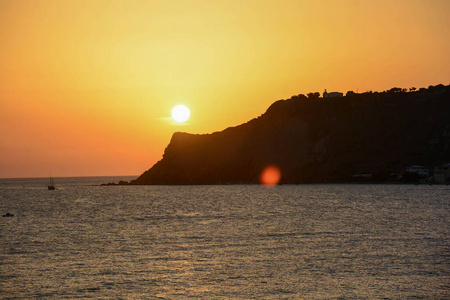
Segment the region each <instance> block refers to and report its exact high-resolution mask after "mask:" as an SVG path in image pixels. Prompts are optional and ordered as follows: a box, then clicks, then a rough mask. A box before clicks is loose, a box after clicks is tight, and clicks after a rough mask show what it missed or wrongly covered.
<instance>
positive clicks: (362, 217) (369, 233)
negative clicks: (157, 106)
mask: <svg viewBox="0 0 450 300" xmlns="http://www.w3.org/2000/svg"><path fill="white" fill-rule="evenodd" d="M120 179H124V180H129V179H130V178H104V177H103V178H94V177H91V178H56V179H55V185H56V188H57V189H56V190H55V191H49V190H47V187H46V185H47V183H48V179H15V180H7V179H2V180H0V212H1V213H2V214H5V213H6V212H10V213H12V214H14V215H15V216H14V217H10V218H6V217H3V218H1V219H0V222H1V225H0V226H1V229H0V239H1V243H0V298H2V299H17V298H18V299H20V298H22V299H29V298H42V299H49V298H50V299H54V298H82V299H86V298H114V299H186V298H191V299H199V298H200V299H450V236H449V220H450V187H449V186H437V185H434V186H428V185H418V186H414V185H282V186H275V187H272V188H267V187H264V186H259V185H223V186H108V187H104V186H93V185H94V184H99V183H105V182H111V181H115V182H117V181H119V180H120Z"/></svg>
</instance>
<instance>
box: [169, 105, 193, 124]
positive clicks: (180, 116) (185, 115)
mask: <svg viewBox="0 0 450 300" xmlns="http://www.w3.org/2000/svg"><path fill="white" fill-rule="evenodd" d="M190 115H191V112H190V111H189V108H187V106H185V105H177V106H175V107H174V108H173V109H172V118H173V119H174V120H175V121H177V122H179V123H181V122H184V121H186V120H187V119H189V116H190Z"/></svg>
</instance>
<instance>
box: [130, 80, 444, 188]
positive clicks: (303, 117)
mask: <svg viewBox="0 0 450 300" xmlns="http://www.w3.org/2000/svg"><path fill="white" fill-rule="evenodd" d="M445 162H450V86H443V85H439V86H436V87H430V88H428V89H421V90H419V91H415V92H405V91H402V90H400V89H392V90H390V91H387V92H382V93H364V94H349V95H348V96H345V97H338V98H325V99H322V98H320V99H309V98H307V97H305V96H303V95H299V96H294V97H292V98H291V99H288V100H280V101H277V102H275V103H273V104H272V105H271V106H270V107H269V108H268V109H267V111H266V112H265V113H264V114H263V115H261V116H260V117H259V118H256V119H253V120H251V121H249V122H248V123H245V124H242V125H240V126H236V127H232V128H227V129H225V130H223V131H221V132H216V133H212V134H204V135H194V134H188V133H181V132H177V133H175V134H174V135H173V136H172V140H171V141H170V144H169V145H168V146H167V148H166V150H165V152H164V155H163V158H162V160H161V161H159V162H157V163H156V164H155V165H154V166H153V167H152V168H151V169H150V170H148V171H146V172H145V173H143V174H142V175H141V176H140V177H139V178H138V179H136V180H134V181H132V182H131V184H218V183H257V182H258V180H259V175H260V173H261V171H262V170H263V168H264V167H266V166H267V165H269V164H275V165H277V166H278V167H279V168H280V169H281V171H282V181H283V182H284V183H312V182H349V181H352V180H354V178H355V177H354V175H355V174H372V177H371V178H372V180H374V181H385V180H388V179H389V176H390V174H391V173H400V172H401V171H402V170H404V169H405V168H406V167H407V166H409V165H412V164H420V165H424V166H426V167H429V168H433V167H435V166H437V165H440V164H442V163H445Z"/></svg>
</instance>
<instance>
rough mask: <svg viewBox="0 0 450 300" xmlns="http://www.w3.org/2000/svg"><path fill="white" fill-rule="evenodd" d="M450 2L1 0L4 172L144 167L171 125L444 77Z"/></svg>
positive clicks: (213, 122) (236, 117) (217, 124)
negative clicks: (175, 115) (177, 116)
mask: <svg viewBox="0 0 450 300" xmlns="http://www.w3.org/2000/svg"><path fill="white" fill-rule="evenodd" d="M449 15H450V1H448V0H339V1H338V0H255V1H252V0H226V1H225V0H224V1H216V0H205V1H200V0H198V1H197V0H195V1H190V0H179V1H170V0H142V1H137V0H126V1H114V0H111V1H102V0H65V1H61V0H40V1H35V0H0V37H1V38H0V134H1V136H0V177H1V178H14V177H48V176H50V175H52V176H54V177H63V176H110V175H111V176H115V175H124V176H125V175H139V174H141V173H142V172H144V171H145V170H147V169H149V168H150V167H151V166H152V165H153V164H154V163H156V162H157V161H158V160H160V159H161V158H162V154H163V153H164V149H165V147H166V146H167V145H168V143H169V142H170V139H171V136H172V134H173V133H174V132H177V131H184V132H190V133H195V134H204V133H212V132H215V131H221V130H223V129H225V128H227V127H230V126H236V125H239V124H242V123H245V122H247V121H249V120H251V119H252V118H255V117H258V116H259V115H261V114H263V113H264V112H265V111H266V109H267V108H268V107H269V106H270V105H271V104H272V103H273V102H275V101H276V100H279V99H287V98H290V97H291V96H292V95H297V94H307V93H309V92H320V93H322V92H323V91H324V89H327V91H328V92H331V91H340V92H343V93H345V92H347V91H349V90H352V91H355V92H356V91H358V92H365V91H368V90H373V91H383V90H387V89H390V88H392V87H401V88H409V87H416V88H420V87H428V86H429V85H437V84H444V85H448V84H450V58H449V53H450V18H448V16H449ZM178 104H184V105H186V106H187V107H189V109H190V112H191V115H190V118H189V120H188V121H186V122H184V123H177V122H175V121H173V120H172V119H171V110H172V108H173V107H174V106H176V105H178Z"/></svg>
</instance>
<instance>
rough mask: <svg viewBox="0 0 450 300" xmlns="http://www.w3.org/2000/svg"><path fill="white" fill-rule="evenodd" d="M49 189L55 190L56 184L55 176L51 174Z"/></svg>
mask: <svg viewBox="0 0 450 300" xmlns="http://www.w3.org/2000/svg"><path fill="white" fill-rule="evenodd" d="M48 189H49V190H54V189H55V186H54V184H53V177H51V176H50V184H49V185H48Z"/></svg>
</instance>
